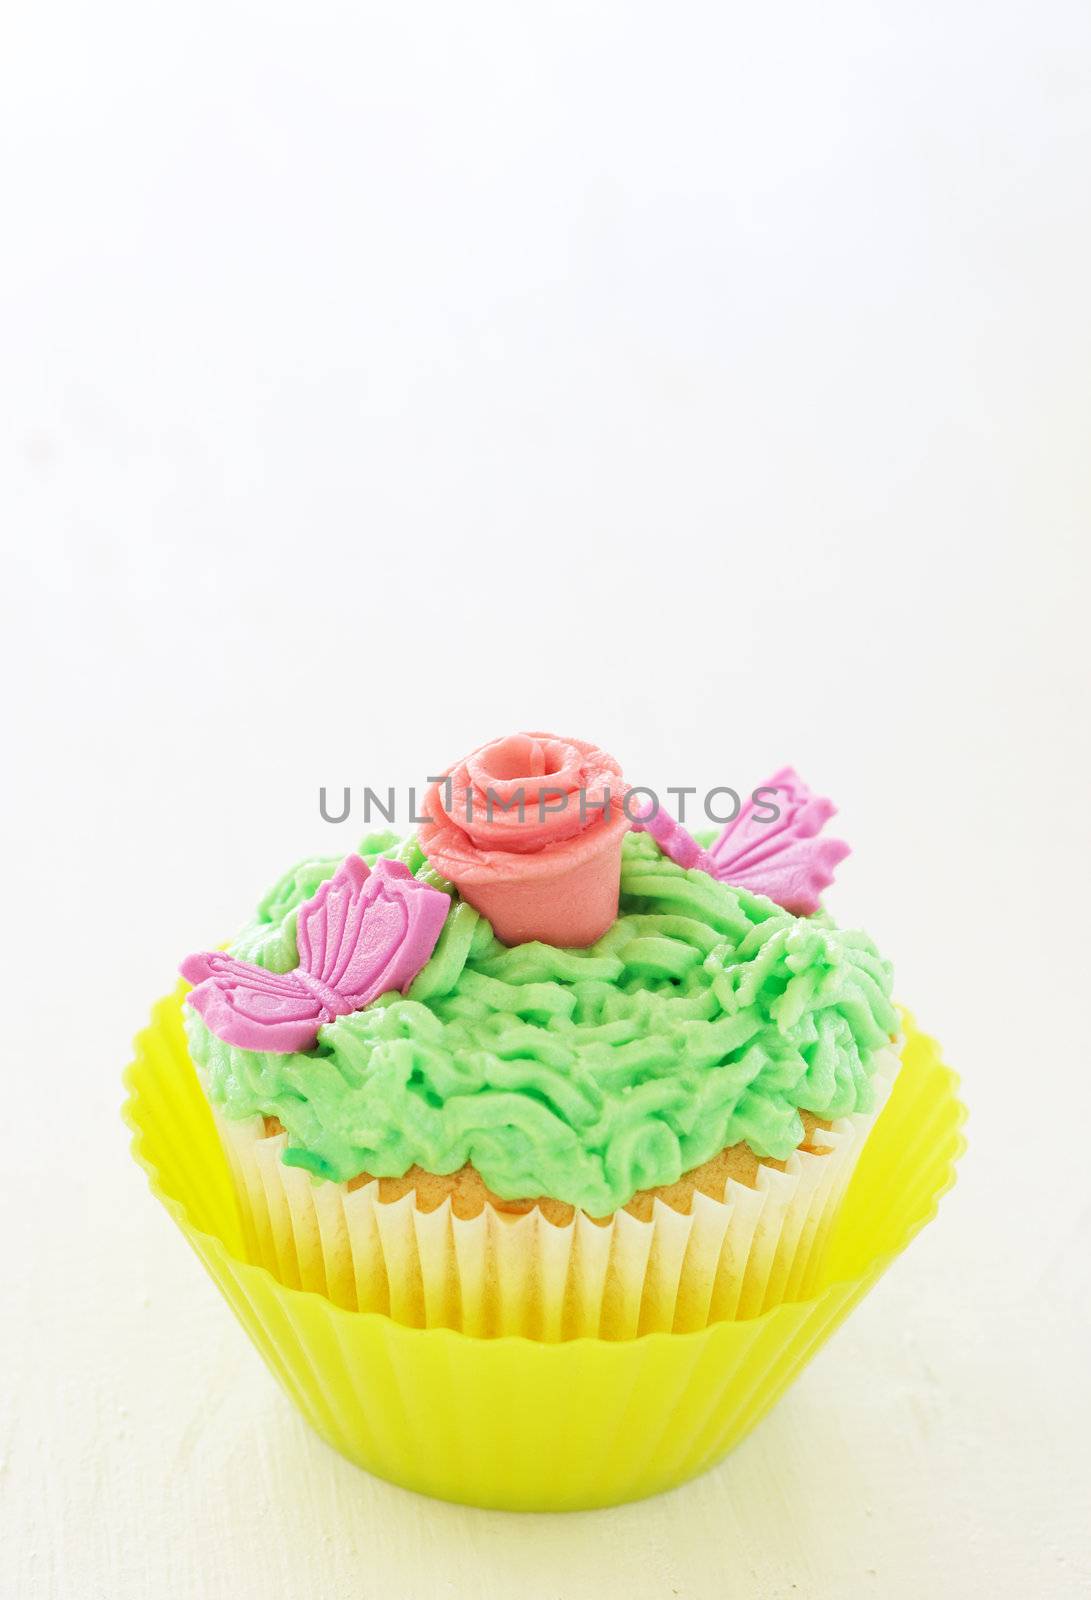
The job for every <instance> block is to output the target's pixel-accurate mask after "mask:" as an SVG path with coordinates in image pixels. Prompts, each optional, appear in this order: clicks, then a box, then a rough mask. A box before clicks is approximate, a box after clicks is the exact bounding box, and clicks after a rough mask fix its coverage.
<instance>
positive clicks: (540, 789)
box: [420, 733, 629, 946]
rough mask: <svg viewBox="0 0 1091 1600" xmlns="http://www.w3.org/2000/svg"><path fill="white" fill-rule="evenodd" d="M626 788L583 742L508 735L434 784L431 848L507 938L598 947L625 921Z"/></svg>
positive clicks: (611, 764)
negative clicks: (621, 899)
mask: <svg viewBox="0 0 1091 1600" xmlns="http://www.w3.org/2000/svg"><path fill="white" fill-rule="evenodd" d="M626 787H627V786H626V783H625V780H624V778H623V777H622V775H621V768H620V767H619V766H618V764H617V762H616V761H615V760H614V758H613V756H610V755H607V754H606V752H605V751H604V750H600V749H598V747H597V746H596V745H593V744H588V743H586V741H585V740H583V739H569V738H561V737H558V735H556V734H552V733H512V734H508V736H507V737H506V738H503V739H495V740H493V742H492V743H491V744H487V745H482V746H481V748H480V749H479V750H474V751H473V752H472V753H471V754H470V755H468V756H466V757H464V759H463V760H462V761H458V762H456V763H455V765H454V766H453V767H451V768H450V770H449V771H448V773H447V774H446V776H445V777H444V778H443V779H442V780H441V781H440V782H438V783H435V784H433V785H432V787H431V788H430V789H429V790H428V793H427V794H426V795H425V797H424V802H423V804H424V816H425V821H424V822H423V823H422V824H421V830H420V842H421V847H422V849H423V850H424V853H425V855H426V856H427V857H428V859H429V861H430V862H431V863H432V865H433V866H434V867H435V869H436V871H437V872H440V873H442V874H443V876H444V877H445V878H447V879H449V880H450V882H452V883H453V884H454V885H455V887H456V888H457V890H458V892H459V894H460V895H461V897H462V899H463V900H467V901H468V902H469V903H470V905H472V906H474V907H476V909H477V910H478V911H480V913H481V915H482V916H483V917H487V918H488V920H489V922H491V923H492V929H493V932H494V933H495V934H496V937H497V938H498V939H502V940H503V941H504V943H505V944H522V943H524V942H526V941H527V940H531V939H541V940H543V941H544V942H545V943H546V944H555V945H573V946H585V945H589V944H593V943H594V942H595V940H596V939H598V938H601V936H602V935H603V934H604V933H605V932H606V930H607V928H608V927H610V925H611V924H612V923H613V922H614V921H615V920H616V918H617V905H618V884H619V881H620V878H621V841H622V839H623V837H624V835H625V834H626V833H627V832H628V830H629V821H628V818H627V817H626V815H625V812H624V807H623V801H624V799H625V793H626Z"/></svg>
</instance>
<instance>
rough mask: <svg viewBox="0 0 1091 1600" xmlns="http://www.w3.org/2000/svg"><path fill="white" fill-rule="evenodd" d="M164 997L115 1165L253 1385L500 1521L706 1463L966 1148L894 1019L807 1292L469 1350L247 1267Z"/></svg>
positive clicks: (678, 1478) (948, 1103) (139, 1064)
mask: <svg viewBox="0 0 1091 1600" xmlns="http://www.w3.org/2000/svg"><path fill="white" fill-rule="evenodd" d="M181 994H182V991H181V990H179V991H177V992H176V993H175V994H173V995H171V996H169V997H168V998H166V999H164V1000H161V1001H160V1002H159V1003H158V1005H157V1006H156V1007H155V1010H154V1012H153V1016H152V1021H151V1025H150V1026H149V1027H148V1028H147V1029H145V1031H144V1032H143V1033H142V1034H141V1035H140V1036H139V1038H138V1039H137V1042H136V1059H135V1061H134V1062H133V1063H132V1065H131V1066H130V1067H129V1068H128V1071H127V1072H126V1074H125V1081H126V1084H127V1086H128V1090H129V1098H128V1100H127V1102H126V1105H125V1112H124V1115H125V1119H126V1121H127V1122H128V1123H129V1125H130V1127H131V1128H132V1129H133V1133H134V1136H135V1137H134V1139H133V1153H134V1155H135V1156H136V1159H137V1160H138V1161H139V1162H140V1164H141V1166H143V1167H144V1169H145V1171H146V1172H147V1174H148V1177H149V1179H150V1182H151V1188H152V1191H153V1193H154V1194H156V1195H157V1196H158V1198H159V1199H160V1200H161V1201H162V1202H163V1204H164V1205H165V1206H166V1208H167V1210H168V1211H169V1212H170V1214H171V1216H172V1217H173V1218H174V1220H175V1221H176V1222H177V1224H178V1226H179V1227H180V1228H181V1230H182V1232H183V1233H184V1234H185V1236H186V1238H187V1239H188V1240H189V1242H190V1244H191V1245H192V1246H193V1247H194V1249H195V1250H196V1252H197V1254H198V1255H199V1256H200V1258H201V1260H202V1261H203V1262H204V1264H205V1266H206V1267H207V1269H208V1271H209V1272H210V1274H211V1275H212V1277H213V1279H214V1280H215V1282H216V1283H217V1285H218V1286H219V1288H220V1290H221V1292H222V1293H223V1295H224V1298H225V1299H226V1300H227V1302H228V1304H229V1305H230V1306H231V1308H232V1310H233V1311H234V1312H235V1315H236V1316H237V1317H238V1319H239V1321H240V1322H241V1323H242V1325H243V1327H244V1328H245V1329H246V1331H247V1333H248V1334H249V1335H250V1337H251V1339H252V1340H253V1341H254V1344H255V1345H256V1346H257V1348H258V1350H259V1351H260V1352H261V1354H262V1356H263V1357H264V1358H265V1361H266V1362H267V1364H268V1366H269V1368H270V1369H271V1371H272V1372H273V1374H274V1376H275V1377H277V1378H278V1379H279V1380H280V1382H281V1384H282V1385H283V1387H284V1388H285V1389H286V1391H287V1392H288V1394H289V1395H290V1396H291V1398H292V1399H293V1400H294V1401H295V1403H296V1405H298V1407H299V1409H300V1410H301V1411H302V1413H303V1415H304V1416H305V1417H306V1418H307V1420H308V1422H310V1423H311V1425H312V1426H313V1427H314V1428H315V1429H316V1430H317V1432H318V1433H319V1434H321V1436H322V1438H323V1439H325V1440H326V1441H327V1442H328V1443H329V1444H331V1445H332V1446H333V1447H334V1449H335V1450H339V1451H340V1452H341V1453H342V1454H343V1455H345V1456H347V1457H348V1458H349V1459H350V1460H352V1461H355V1462H357V1463H358V1464H359V1465H360V1466H362V1467H366V1468H367V1469H368V1471H369V1472H374V1473H377V1474H378V1475H379V1476H380V1477H382V1478H388V1479H390V1481H391V1482H393V1483H398V1484H401V1485H403V1486H404V1487H405V1488H408V1489H416V1490H418V1491H420V1492H421V1493H423V1494H430V1495H436V1496H438V1497H440V1498H441V1499H444V1500H456V1501H460V1502H462V1503H464V1504H468V1505H479V1506H496V1507H503V1508H506V1509H509V1510H520V1511H529V1510H539V1511H564V1510H577V1509H584V1508H589V1507H593V1506H608V1505H618V1504H620V1503H621V1502H622V1501H626V1500H637V1499H640V1498H642V1497H643V1496H645V1495H650V1494H657V1493H659V1492H660V1491H661V1490H664V1489H670V1488H672V1487H674V1486H675V1485H676V1484H679V1483H682V1482H684V1481H685V1480H686V1479H687V1478H692V1477H694V1476H695V1475H696V1474H697V1473H699V1472H703V1471H704V1470H705V1469H706V1468H707V1467H710V1466H712V1464H713V1463H714V1462H716V1461H718V1460H719V1459H720V1457H721V1456H723V1455H725V1454H726V1452H727V1451H728V1450H730V1449H732V1447H733V1446H734V1445H736V1444H737V1443H738V1442H739V1440H740V1439H742V1438H743V1436H744V1435H745V1434H746V1433H748V1432H749V1430H750V1429H751V1428H752V1427H753V1426H754V1424H755V1423H756V1422H757V1421H759V1419H760V1418H761V1417H763V1416H764V1415H765V1413H766V1412H767V1411H768V1410H769V1408H770V1407H771V1406H772V1405H773V1404H774V1402H775V1401H776V1400H778V1399H779V1397H780V1396H781V1395H782V1394H783V1393H784V1391H785V1389H786V1388H787V1387H788V1385H789V1384H790V1383H791V1382H792V1381H793V1379H794V1378H796V1377H797V1376H798V1374H799V1373H800V1372H801V1371H802V1370H803V1368H804V1366H805V1365H806V1364H807V1362H808V1361H809V1360H810V1358H811V1357H812V1356H813V1355H814V1354H815V1352H816V1351H817V1350H818V1349H819V1348H820V1347H821V1345H822V1344H823V1343H824V1342H825V1340H826V1339H828V1338H829V1336H830V1334H831V1333H832V1332H833V1330H834V1329H835V1328H836V1327H837V1325H838V1324H839V1323H840V1322H841V1320H842V1318H843V1317H845V1316H846V1315H847V1314H848V1312H849V1311H851V1310H852V1308H853V1306H854V1305H856V1303H857V1301H859V1300H860V1299H861V1298H862V1297H863V1296H864V1295H865V1294H866V1293H867V1291H868V1290H869V1289H870V1288H871V1286H872V1284H873V1283H875V1282H876V1280H877V1279H878V1278H879V1277H880V1275H881V1274H882V1273H883V1272H884V1271H885V1270H886V1268H887V1267H888V1266H889V1265H890V1263H891V1261H892V1260H893V1259H894V1257H895V1256H896V1255H897V1254H898V1253H899V1252H900V1251H902V1250H904V1249H905V1247H906V1245H907V1244H908V1243H909V1241H910V1240H911V1239H912V1238H913V1236H914V1235H915V1234H916V1233H918V1232H919V1230H920V1229H921V1228H922V1227H923V1226H924V1224H925V1223H926V1222H928V1221H930V1220H931V1219H932V1217H934V1216H935V1214H936V1209H937V1206H938V1203H939V1200H940V1197H941V1196H942V1195H943V1194H944V1193H945V1192H946V1190H947V1189H949V1188H950V1187H951V1185H952V1183H953V1182H954V1177H955V1162H956V1161H957V1159H958V1157H959V1155H960V1154H961V1152H962V1150H963V1148H964V1140H963V1137H962V1132H961V1127H962V1123H963V1120H964V1118H965V1111H964V1108H963V1106H962V1105H961V1104H960V1102H959V1100H958V1098H957V1095H956V1087H957V1080H956V1078H955V1075H954V1073H953V1072H951V1071H950V1069H949V1068H948V1067H945V1066H944V1065H943V1064H942V1062H941V1061H940V1057H939V1051H938V1048H937V1046H936V1044H935V1042H934V1041H933V1040H931V1039H929V1038H927V1037H926V1036H925V1035H924V1034H921V1033H918V1032H917V1031H916V1029H915V1027H914V1026H913V1022H912V1019H911V1018H909V1017H908V1016H906V1017H905V1033H906V1040H905V1049H904V1053H903V1066H902V1070H901V1072H900V1073H899V1074H898V1077H897V1080H896V1081H895V1085H894V1089H893V1091H892V1094H891V1097H890V1100H889V1102H888V1104H887V1106H886V1107H885V1109H884V1110H883V1112H882V1114H881V1116H880V1117H879V1120H878V1122H877V1123H876V1125H875V1127H874V1129H873V1130H872V1132H871V1134H870V1136H869V1138H868V1141H867V1144H866V1146H865V1148H864V1151H863V1154H862V1155H861V1157H860V1161H859V1165H858V1167H857V1169H856V1172H855V1174H854V1176H853V1179H852V1182H851V1185H850V1187H849V1190H848V1193H847V1195H846V1197H845V1201H844V1204H843V1206H842V1209H841V1211H840V1213H839V1215H838V1218H837V1221H836V1224H835V1227H834V1232H833V1235H832V1237H831V1240H830V1246H829V1250H828V1252H827V1259H826V1264H825V1268H824V1271H823V1273H822V1276H821V1279H820V1282H819V1286H818V1289H817V1291H816V1292H815V1293H814V1294H813V1295H812V1296H810V1297H809V1298H808V1299H806V1300H798V1301H787V1302H785V1303H784V1304H782V1305H779V1306H776V1307H774V1308H773V1309H772V1310H770V1311H767V1312H765V1313H764V1315H762V1316H760V1317H754V1318H751V1319H749V1320H745V1321H735V1322H718V1323H713V1324H711V1325H710V1326H709V1327H707V1328H703V1329H700V1330H699V1331H696V1332H691V1333H651V1334H645V1335H644V1336H643V1337H641V1338H636V1339H630V1340H605V1339H587V1338H581V1339H573V1340H570V1341H568V1342H565V1343H559V1344H544V1343H539V1342H536V1341H534V1340H531V1339H524V1338H512V1337H504V1338H493V1339H480V1338H473V1337H471V1336H470V1335H468V1334H464V1333H455V1332H452V1331H451V1330H450V1329H446V1328H432V1329H422V1328H409V1327H406V1326H404V1325H403V1324H401V1323H398V1322H395V1321H393V1320H392V1319H391V1318H390V1317H386V1316H382V1315H380V1314H379V1313H377V1312H372V1311H346V1310H343V1309H342V1308H341V1307H339V1306H336V1305H334V1304H333V1302H332V1301H330V1300H327V1299H326V1298H325V1296H324V1295H320V1294H315V1293H313V1292H311V1291H307V1290H300V1289H289V1288H286V1287H285V1286H284V1285H283V1284H282V1283H280V1282H278V1280H277V1279H276V1278H275V1277H273V1275H272V1274H271V1273H270V1272H268V1271H267V1270H266V1269H265V1268H264V1267H261V1266H258V1265H256V1264H254V1263H253V1262H250V1261H248V1260H247V1259H246V1252H245V1247H244V1244H243V1235H242V1228H241V1224H240V1220H239V1215H238V1211H237V1207H236V1201H235V1194H234V1189H233V1187H232V1182H231V1177H230V1174H229V1171H228V1167H227V1161H226V1158H225V1156H224V1154H223V1150H222V1147H221V1145H220V1142H219V1139H218V1137H217V1135H216V1131H215V1128H214V1127H213V1123H212V1116H211V1113H210V1111H209V1108H208V1104H207V1101H206V1100H205V1097H204V1095H203V1093H202V1091H201V1088H200V1085H199V1084H198V1082H197V1077H196V1074H195V1072H194V1070H193V1065H192V1062H191V1061H190V1057H189V1052H188V1050H187V1048H186V1041H185V1035H184V1033H183V1030H182V1023H181Z"/></svg>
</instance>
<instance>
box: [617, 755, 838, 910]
mask: <svg viewBox="0 0 1091 1600" xmlns="http://www.w3.org/2000/svg"><path fill="white" fill-rule="evenodd" d="M770 790H775V791H776V793H775V794H771V793H769V791H770ZM763 791H764V794H765V795H766V796H768V798H762V799H761V800H760V801H759V804H760V805H761V807H762V809H763V811H764V810H766V809H767V808H768V807H769V806H770V805H775V806H778V807H779V809H780V816H779V817H778V818H777V819H776V821H775V822H760V821H757V820H756V818H755V811H756V809H757V807H756V806H755V805H754V803H753V801H750V802H748V803H747V804H746V805H744V806H742V807H741V808H740V810H739V814H738V816H737V817H735V818H734V820H733V821H731V822H729V823H727V824H726V826H725V827H724V830H723V832H722V833H721V834H720V836H719V838H718V839H717V840H716V842H715V844H714V845H713V846H712V848H711V849H710V850H702V849H701V846H700V845H699V844H698V843H697V841H696V839H695V838H694V837H693V835H692V834H691V833H689V832H687V830H686V829H685V828H684V827H683V826H682V824H681V823H680V822H677V821H675V819H674V818H673V817H671V816H669V815H667V814H666V813H665V812H664V811H662V810H660V811H659V812H658V813H657V815H656V816H654V817H653V816H651V815H650V814H649V813H650V811H651V803H650V802H649V803H648V804H647V805H646V806H645V807H644V808H643V811H642V814H641V816H640V820H639V821H637V822H635V823H634V824H633V826H634V827H635V828H637V829H642V830H644V831H645V832H647V833H650V834H651V836H652V838H653V839H654V840H655V841H656V843H657V844H658V845H659V848H660V849H661V850H662V851H663V853H664V855H668V856H669V857H670V858H671V860H672V861H677V863H678V865H679V866H682V867H687V868H688V867H699V868H700V869H701V871H702V872H708V873H710V874H711V875H712V877H714V878H718V879H719V881H720V882H721V883H730V884H735V885H736V886H737V887H739V888H741V889H749V890H750V891H751V892H752V893H753V894H763V895H765V896H767V898H768V899H770V900H775V901H776V903H777V905H780V906H783V907H784V909H785V910H786V911H791V912H793V913H794V914H795V915H796V916H799V917H804V916H810V915H811V913H812V912H814V911H817V910H818V906H819V897H820V895H821V893H822V890H823V889H825V888H828V886H829V885H830V884H831V883H832V882H833V873H834V868H835V867H836V866H837V865H838V864H839V863H840V862H842V861H843V860H844V859H845V857H846V856H847V855H849V854H850V850H849V846H848V845H847V844H846V843H845V842H844V840H843V839H820V838H819V837H818V835H819V833H820V832H821V830H822V829H823V828H824V827H825V825H826V823H827V822H828V821H829V819H830V818H831V817H832V816H833V815H834V814H835V812H836V810H837V807H836V806H835V805H834V804H833V801H832V800H826V799H824V798H822V797H821V796H820V795H815V794H812V793H811V791H810V790H809V789H808V787H807V785H806V784H805V783H804V782H803V779H802V778H801V777H800V776H799V774H798V773H797V772H796V771H795V770H794V769H793V768H792V767H781V769H780V771H779V772H775V773H774V774H773V776H772V777H771V778H769V779H768V780H767V781H766V782H765V783H763V784H761V785H759V787H758V788H757V789H755V791H754V793H755V794H759V795H761V794H762V793H763Z"/></svg>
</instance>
